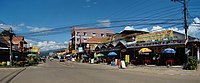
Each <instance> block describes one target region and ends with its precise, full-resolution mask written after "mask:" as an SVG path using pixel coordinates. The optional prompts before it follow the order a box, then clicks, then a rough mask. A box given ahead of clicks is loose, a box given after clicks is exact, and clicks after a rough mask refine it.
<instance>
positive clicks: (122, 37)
mask: <svg viewBox="0 0 200 83" xmlns="http://www.w3.org/2000/svg"><path fill="white" fill-rule="evenodd" d="M112 41H113V42H112V43H111V44H113V46H110V47H111V48H110V47H109V46H108V45H107V46H106V49H102V47H101V46H102V45H101V44H100V45H98V46H97V48H96V49H98V50H97V52H101V53H104V54H105V55H108V54H109V52H116V53H117V56H116V57H117V58H119V59H125V58H126V57H125V56H126V55H130V60H136V59H137V62H138V63H140V64H144V63H145V61H147V59H148V60H149V61H150V63H151V64H152V63H153V57H161V58H160V61H161V62H159V64H162V65H165V64H166V62H167V61H169V60H168V59H169V58H170V56H169V57H168V56H166V55H173V56H172V57H171V59H172V60H173V62H172V64H176V65H183V64H185V63H186V62H187V61H186V60H187V54H188V55H189V56H195V57H197V59H198V61H200V50H199V49H200V40H199V39H197V38H194V37H190V36H189V40H188V41H186V40H185V35H184V34H182V33H178V32H175V31H172V30H165V31H159V32H151V33H147V32H134V31H132V32H130V33H129V34H128V32H126V30H125V32H123V31H122V32H121V33H119V34H115V36H114V37H113V40H112ZM115 43H117V44H115ZM104 47H105V46H104ZM142 48H148V49H150V50H151V52H150V53H146V54H149V56H146V55H144V54H145V53H144V54H140V53H139V51H140V49H142ZM167 48H172V49H174V50H175V51H176V53H173V54H166V53H164V52H163V51H164V49H167ZM186 48H187V50H186ZM161 59H162V60H161ZM170 61H171V60H170Z"/></svg>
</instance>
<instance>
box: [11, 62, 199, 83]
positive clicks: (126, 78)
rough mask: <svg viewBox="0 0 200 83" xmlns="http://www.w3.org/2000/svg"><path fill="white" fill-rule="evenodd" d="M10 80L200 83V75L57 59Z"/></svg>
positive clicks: (35, 82)
mask: <svg viewBox="0 0 200 83" xmlns="http://www.w3.org/2000/svg"><path fill="white" fill-rule="evenodd" d="M9 83H200V77H199V76H193V75H191V76H189V75H176V74H174V75H170V74H166V75H165V74H157V73H151V72H149V73H148V72H138V71H126V70H124V69H118V68H116V67H112V66H108V65H96V64H86V63H67V62H58V61H57V60H53V61H47V63H42V64H39V65H38V66H31V67H27V68H26V69H25V70H23V71H22V72H20V73H19V74H18V75H17V76H15V77H14V78H12V79H11V80H10V81H9Z"/></svg>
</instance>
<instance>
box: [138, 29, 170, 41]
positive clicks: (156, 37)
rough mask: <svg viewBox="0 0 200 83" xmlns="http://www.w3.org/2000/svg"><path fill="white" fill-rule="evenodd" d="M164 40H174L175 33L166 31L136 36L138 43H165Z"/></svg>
mask: <svg viewBox="0 0 200 83" xmlns="http://www.w3.org/2000/svg"><path fill="white" fill-rule="evenodd" d="M163 40H173V31H172V30H166V31H160V32H153V33H149V34H142V35H138V36H136V41H137V42H140V41H145V42H151V41H163Z"/></svg>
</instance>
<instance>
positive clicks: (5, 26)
mask: <svg viewBox="0 0 200 83" xmlns="http://www.w3.org/2000/svg"><path fill="white" fill-rule="evenodd" d="M0 28H3V29H5V30H9V29H10V28H12V30H19V29H17V27H14V26H12V25H5V24H0Z"/></svg>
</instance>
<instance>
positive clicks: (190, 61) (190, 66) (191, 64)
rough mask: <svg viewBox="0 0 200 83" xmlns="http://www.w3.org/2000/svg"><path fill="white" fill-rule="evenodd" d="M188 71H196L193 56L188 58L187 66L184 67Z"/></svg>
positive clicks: (195, 61) (195, 60)
mask: <svg viewBox="0 0 200 83" xmlns="http://www.w3.org/2000/svg"><path fill="white" fill-rule="evenodd" d="M186 69H188V70H195V69H197V58H196V57H195V56H189V57H188V65H187V66H186Z"/></svg>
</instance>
